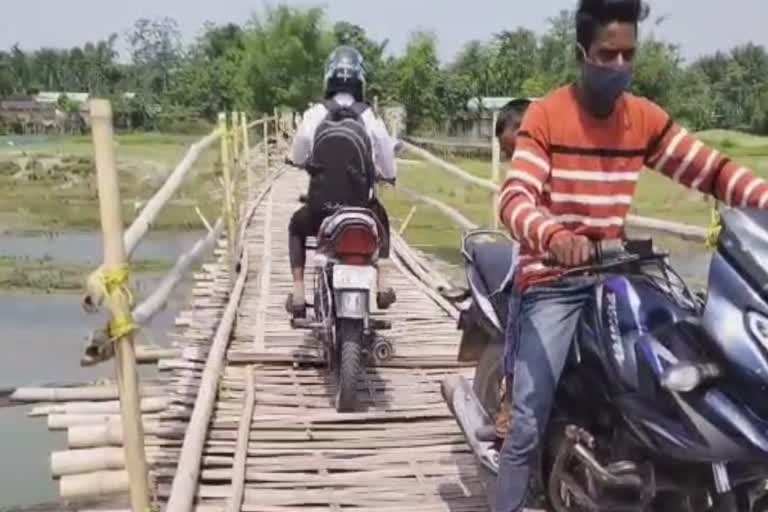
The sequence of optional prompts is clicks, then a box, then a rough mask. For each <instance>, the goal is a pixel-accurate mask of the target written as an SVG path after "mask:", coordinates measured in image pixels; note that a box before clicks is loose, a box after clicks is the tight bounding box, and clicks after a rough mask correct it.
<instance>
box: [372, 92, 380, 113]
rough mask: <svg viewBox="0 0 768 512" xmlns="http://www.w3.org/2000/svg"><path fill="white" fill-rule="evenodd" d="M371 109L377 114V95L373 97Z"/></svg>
mask: <svg viewBox="0 0 768 512" xmlns="http://www.w3.org/2000/svg"><path fill="white" fill-rule="evenodd" d="M373 111H374V112H375V113H376V115H379V97H378V96H374V97H373Z"/></svg>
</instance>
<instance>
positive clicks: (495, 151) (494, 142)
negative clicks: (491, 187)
mask: <svg viewBox="0 0 768 512" xmlns="http://www.w3.org/2000/svg"><path fill="white" fill-rule="evenodd" d="M498 120H499V111H498V110H494V111H493V118H492V120H491V123H492V124H491V181H493V183H494V184H496V185H498V184H499V174H500V171H501V162H500V160H501V147H500V146H499V139H498V138H496V123H497V122H498ZM498 208H499V192H498V191H496V192H493V202H492V204H491V226H493V228H494V229H498V227H499V214H498Z"/></svg>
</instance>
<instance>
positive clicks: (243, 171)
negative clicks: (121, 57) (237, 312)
mask: <svg viewBox="0 0 768 512" xmlns="http://www.w3.org/2000/svg"><path fill="white" fill-rule="evenodd" d="M90 108H91V118H92V119H93V123H92V126H93V130H92V132H93V145H94V153H95V162H96V170H97V176H98V192H99V194H98V195H99V204H100V214H101V222H102V232H103V239H104V263H103V264H102V265H101V266H100V267H99V268H98V269H96V271H94V272H93V273H92V274H91V275H90V276H89V277H88V279H87V284H86V295H85V297H84V299H83V306H84V308H85V309H86V311H89V312H96V311H98V310H99V308H100V306H101V305H102V304H103V303H106V305H107V306H108V309H109V311H110V313H111V320H110V322H109V324H108V325H107V326H106V327H102V328H99V329H95V330H94V331H93V332H92V333H91V336H90V338H89V342H88V344H87V346H86V348H85V353H84V355H83V356H82V359H81V364H82V365H83V366H90V365H95V364H99V363H103V362H106V361H108V360H109V359H114V360H115V366H116V385H91V386H83V387H72V388H58V389H50V388H48V389H46V388H19V389H17V390H16V391H15V392H14V393H13V394H12V395H11V397H10V398H11V400H13V401H18V402H47V403H52V402H53V405H47V406H44V407H38V408H36V409H33V410H32V411H31V412H30V415H33V416H39V415H47V416H48V426H49V428H50V429H52V430H59V429H69V428H70V427H74V426H77V425H79V424H80V423H78V422H79V421H80V420H81V418H83V417H84V416H86V417H87V418H84V419H87V420H88V421H87V422H84V423H83V424H82V428H81V429H80V430H82V431H83V434H82V435H81V436H80V438H79V439H74V440H72V439H70V441H74V442H75V444H74V445H78V443H79V444H83V445H87V446H92V443H93V437H92V436H94V435H96V436H97V437H98V434H99V424H98V419H99V417H103V418H109V419H110V421H111V422H112V423H111V425H112V430H114V429H115V428H117V429H119V433H120V436H119V437H120V443H118V444H119V445H122V449H121V448H119V447H109V450H107V451H108V452H109V453H106V452H105V450H106V449H105V448H101V447H100V448H98V449H95V448H94V450H95V451H93V450H92V451H93V453H91V454H90V455H92V456H88V454H89V453H90V452H88V450H84V451H76V452H71V451H67V452H58V453H54V454H52V457H51V471H52V474H53V475H54V476H56V477H57V478H60V481H59V487H60V494H61V496H62V497H64V498H68V497H73V496H78V497H83V496H93V495H101V494H104V493H110V492H117V491H124V490H128V491H129V495H130V503H131V508H132V510H133V512H147V511H148V510H151V506H152V501H153V500H152V493H151V490H152V485H150V480H149V472H148V464H147V459H148V457H149V458H150V459H152V458H153V457H155V456H156V454H155V452H154V448H153V447H151V446H149V447H147V448H146V449H145V444H144V435H145V433H150V434H151V432H152V429H154V428H156V426H155V425H154V424H153V423H152V422H151V421H150V422H147V418H148V417H150V418H151V417H152V416H151V415H149V416H147V413H155V414H156V413H158V412H159V411H162V410H167V409H168V408H169V407H171V404H170V401H169V400H168V398H167V397H165V396H164V395H163V391H162V390H163V384H162V382H158V381H157V380H146V381H145V382H143V383H140V382H139V378H138V372H137V363H138V362H139V361H142V362H156V361H157V360H158V359H159V358H161V357H167V355H168V354H169V353H173V352H174V349H160V348H152V347H141V346H139V347H137V346H135V344H134V335H135V333H136V331H137V330H138V329H140V327H141V326H142V325H146V323H147V322H149V321H150V320H151V319H152V318H153V317H154V316H155V315H156V314H157V313H158V312H159V311H161V310H162V308H163V307H164V305H165V304H166V302H167V301H168V298H169V296H170V294H171V293H172V291H173V290H174V289H175V288H176V286H177V285H178V284H179V283H180V282H181V281H182V280H183V278H184V276H185V275H186V274H187V273H188V272H189V271H190V269H191V268H192V267H193V265H195V264H196V263H198V262H199V261H200V260H201V259H202V257H203V256H204V255H205V254H207V253H208V252H209V251H211V249H212V248H213V247H214V246H216V245H217V243H218V245H219V247H220V248H222V249H224V250H225V251H226V254H225V257H226V260H227V262H228V263H229V269H230V277H231V279H230V281H229V286H230V287H235V288H236V284H237V283H236V281H240V279H235V275H236V273H237V272H238V268H239V267H238V266H237V265H236V263H237V262H238V261H239V260H240V258H241V238H242V231H241V230H238V229H236V226H237V224H238V217H239V216H240V214H241V211H240V210H241V206H244V205H241V204H240V197H241V196H243V195H244V194H242V190H243V184H245V188H246V190H247V194H248V197H250V194H251V193H253V190H254V186H255V183H256V177H255V176H254V165H253V163H254V162H256V161H257V160H258V154H257V152H256V151H257V148H255V147H251V146H250V141H251V139H254V140H255V139H256V138H257V137H261V138H263V141H262V142H263V144H261V146H262V149H263V154H264V157H263V158H264V162H265V163H267V162H268V161H269V137H270V136H271V135H272V134H275V135H277V134H278V133H279V129H280V124H281V119H280V118H279V117H278V116H277V113H276V112H275V115H273V116H266V117H262V118H261V119H258V120H256V121H253V122H249V121H248V117H247V115H246V114H245V113H244V112H231V113H229V114H224V113H222V114H220V115H219V119H218V125H217V126H216V127H215V129H214V130H212V131H211V132H210V133H209V134H208V135H206V136H205V137H203V138H201V139H200V140H199V141H197V142H196V143H194V144H192V145H191V146H190V148H189V149H188V151H187V152H186V154H185V156H184V158H183V159H182V160H181V161H180V162H179V164H178V165H177V166H176V167H175V169H174V170H173V171H172V172H171V173H170V174H169V176H168V177H167V179H166V180H165V182H164V183H163V184H162V186H161V187H160V188H159V189H158V190H157V192H156V193H155V194H154V196H153V197H152V198H150V199H149V200H148V201H147V202H146V204H145V206H144V208H143V209H142V211H141V212H140V213H139V215H138V216H137V217H136V219H135V220H134V221H133V223H132V224H131V225H130V227H128V228H127V229H125V230H123V219H122V212H121V208H120V205H121V201H120V189H119V176H118V173H117V168H116V165H115V156H114V148H113V132H112V109H111V105H110V103H109V102H108V101H105V100H98V99H97V100H92V101H91V105H90ZM252 130H258V131H260V132H261V133H260V134H255V136H254V137H251V133H250V132H251V131H252ZM277 138H279V137H277ZM216 143H218V144H219V160H220V162H221V169H222V179H221V186H222V187H223V204H222V210H221V215H220V217H219V218H218V219H217V220H216V221H215V222H214V223H213V224H211V223H209V222H208V220H207V219H205V217H204V216H203V215H202V213H201V212H200V210H199V209H197V213H198V215H199V216H200V218H201V222H202V223H203V224H204V225H205V226H206V228H207V230H208V232H207V234H206V235H205V236H203V237H202V238H201V239H200V240H198V241H197V242H196V243H195V244H194V245H193V246H192V247H191V248H190V249H189V250H188V251H186V252H185V253H183V254H181V255H179V256H178V259H177V260H176V262H175V265H174V266H173V268H172V269H171V270H170V271H169V272H168V273H167V274H166V275H165V276H164V278H163V279H162V280H161V281H160V282H159V284H158V286H157V287H156V288H155V289H154V290H153V291H151V293H149V294H148V296H147V297H146V298H145V299H144V301H142V302H141V303H139V304H134V303H133V295H132V293H131V291H130V288H129V287H130V280H129V277H130V276H129V266H130V264H129V262H130V257H131V255H132V254H133V252H134V250H135V249H136V247H137V246H138V245H139V243H140V242H141V240H142V238H143V237H144V236H146V234H147V233H148V232H149V230H150V228H151V226H152V225H153V223H155V221H156V220H157V218H158V215H159V214H160V212H161V211H162V209H163V208H164V206H165V205H166V204H167V203H168V201H169V200H170V199H171V198H172V197H173V196H174V195H175V194H176V192H177V191H178V190H179V187H180V186H181V184H182V183H183V182H184V180H185V178H187V177H188V176H189V175H190V172H191V170H192V169H193V168H194V166H195V164H196V163H197V162H199V160H200V158H201V156H202V155H203V154H204V153H205V152H206V151H207V150H210V149H211V148H212V147H214V144H216ZM264 169H265V173H266V172H267V169H268V168H267V167H266V166H265V168H264ZM238 192H240V193H238ZM222 238H223V240H222ZM116 414H119V417H118V416H116ZM142 417H143V418H144V421H142ZM117 419H119V420H120V421H119V423H114V421H113V420H117ZM94 421H96V423H94ZM105 426H106V424H104V425H102V427H105ZM94 427H95V428H94ZM147 428H148V429H149V431H148V432H147V431H146V430H145V429H147ZM107 430H108V431H111V430H109V429H107ZM71 432H74V433H77V432H79V430H77V429H74V430H73V431H71ZM75 437H77V436H75ZM70 445H71V446H72V443H70ZM97 451H98V453H96V452H97ZM86 452H88V453H86ZM107 456H108V457H107ZM104 457H107V458H106V459H105V458H104ZM110 460H114V461H117V462H115V464H116V465H117V466H120V467H121V468H125V471H124V472H122V473H119V474H117V473H114V474H111V476H110V475H108V474H107V473H109V471H106V470H104V468H109V467H111V466H110V463H109V461H110ZM117 466H115V467H117ZM108 477H109V478H108ZM112 477H114V478H112Z"/></svg>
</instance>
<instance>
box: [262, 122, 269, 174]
mask: <svg viewBox="0 0 768 512" xmlns="http://www.w3.org/2000/svg"><path fill="white" fill-rule="evenodd" d="M262 124H263V125H264V173H265V174H266V173H268V172H269V117H267V116H264V122H263V123H262Z"/></svg>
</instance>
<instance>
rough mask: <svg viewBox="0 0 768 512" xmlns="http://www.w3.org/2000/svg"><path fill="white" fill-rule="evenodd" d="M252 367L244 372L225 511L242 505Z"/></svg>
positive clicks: (230, 511) (251, 419)
mask: <svg viewBox="0 0 768 512" xmlns="http://www.w3.org/2000/svg"><path fill="white" fill-rule="evenodd" d="M253 388H254V382H253V367H252V366H249V367H248V368H247V369H246V373H245V396H244V398H243V416H242V417H241V418H240V425H239V428H238V432H237V449H236V450H235V458H234V461H233V464H232V474H233V478H232V496H231V497H230V499H229V501H228V502H227V508H226V512H238V511H239V510H240V508H241V507H242V506H243V496H244V491H245V489H244V486H245V477H246V462H247V458H248V441H249V436H250V433H251V422H252V421H253V406H254V404H253V395H254V389H253Z"/></svg>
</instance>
